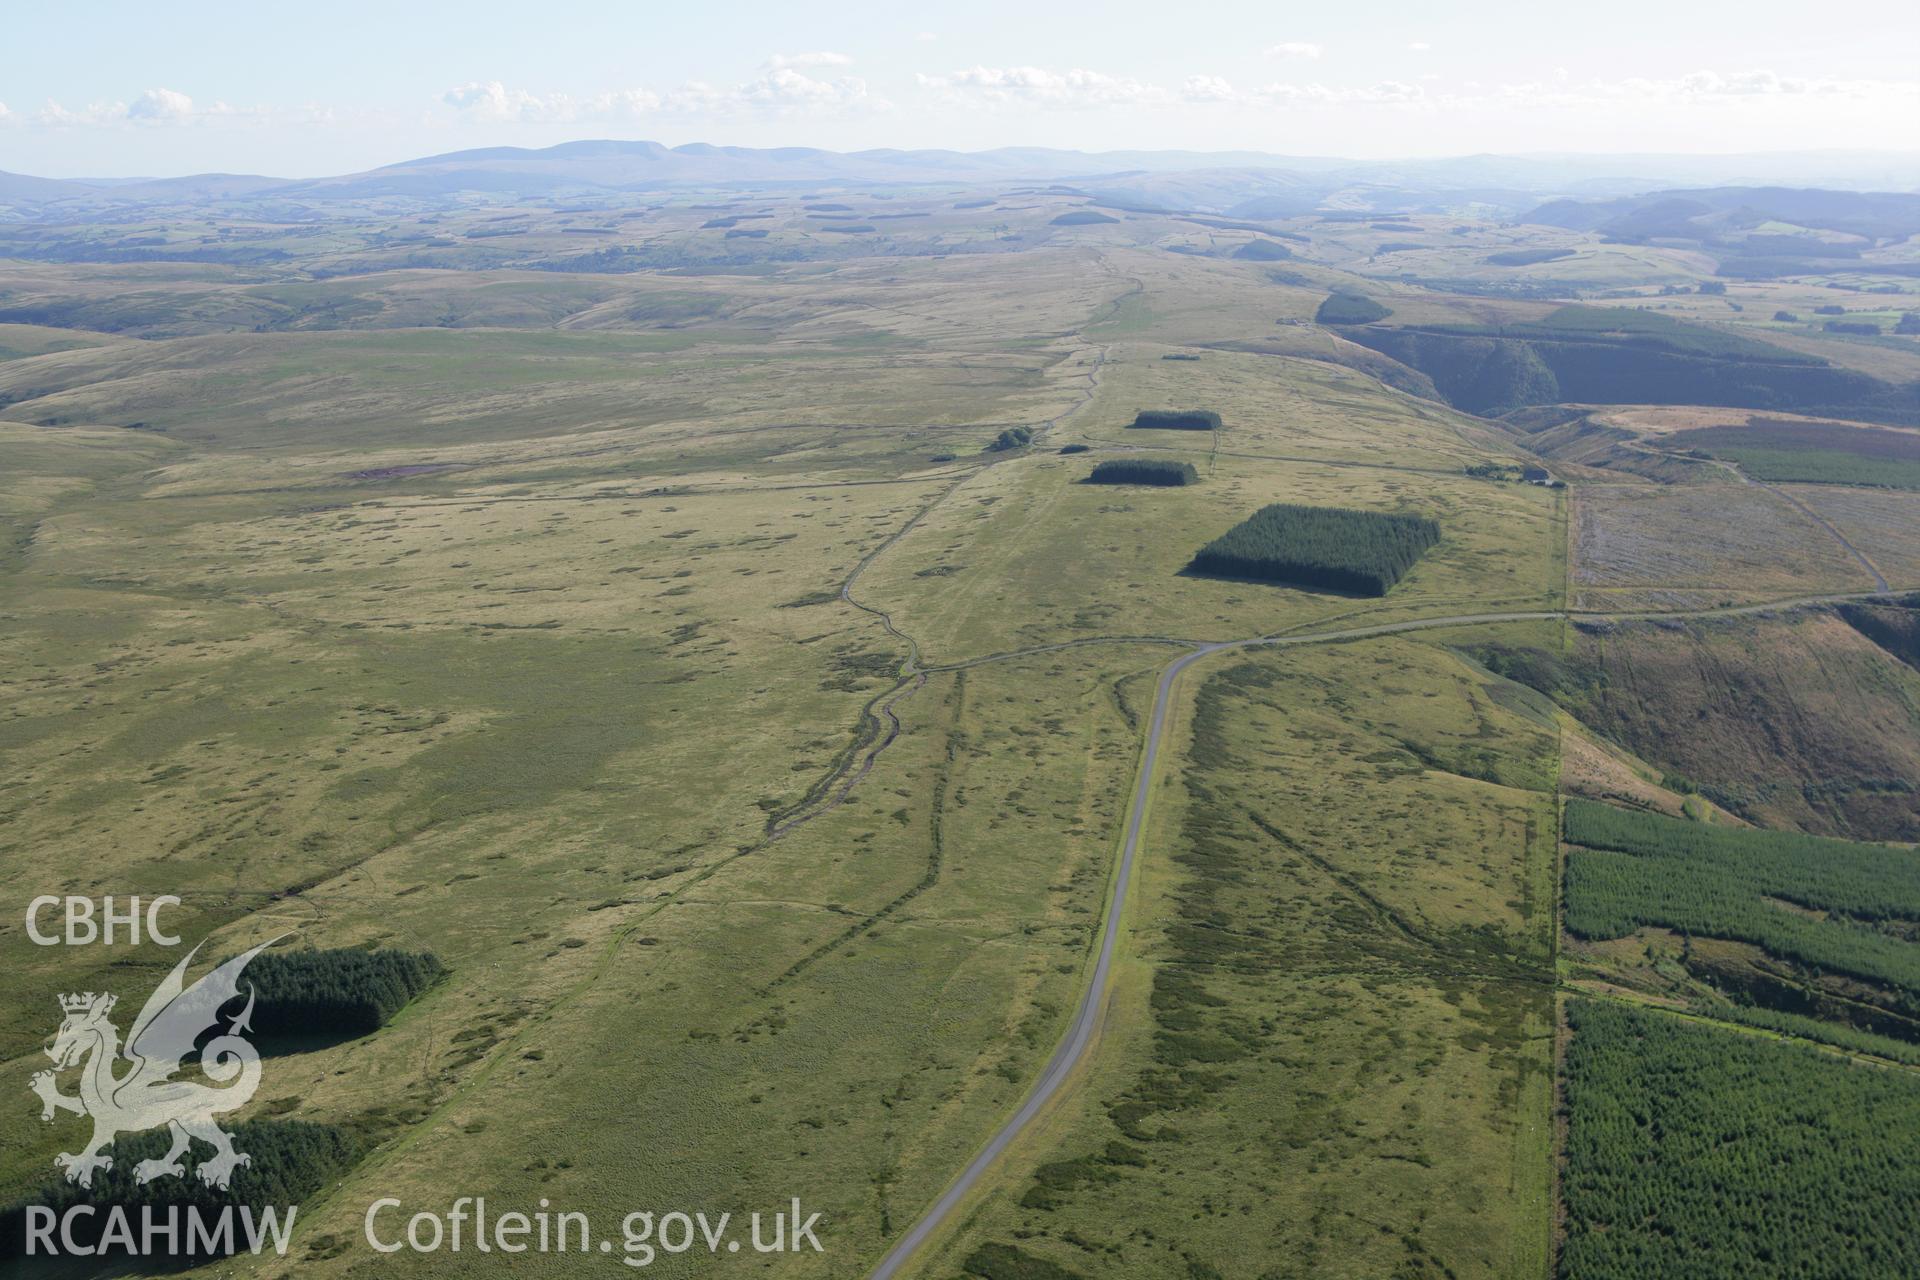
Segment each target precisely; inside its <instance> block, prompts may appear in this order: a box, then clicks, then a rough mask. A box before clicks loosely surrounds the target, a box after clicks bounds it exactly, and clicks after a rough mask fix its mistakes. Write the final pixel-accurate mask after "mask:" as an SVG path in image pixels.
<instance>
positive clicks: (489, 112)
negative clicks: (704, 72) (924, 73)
mask: <svg viewBox="0 0 1920 1280" xmlns="http://www.w3.org/2000/svg"><path fill="white" fill-rule="evenodd" d="M440 101H441V102H442V103H443V104H444V105H446V106H449V107H452V108H453V109H454V110H455V111H457V112H459V113H460V114H461V115H463V116H466V117H467V118H469V119H471V120H475V121H479V122H483V123H496V124H577V123H589V122H603V123H622V122H633V121H638V120H641V119H645V118H648V117H654V116H660V115H682V116H715V117H724V116H734V115H740V114H745V113H756V112H757V113H765V114H780V113H787V112H793V111H803V110H844V109H852V108H863V107H866V108H884V107H885V106H886V103H884V102H883V101H881V100H880V99H878V98H875V97H873V96H872V95H871V94H870V93H869V92H868V90H867V83H866V81H864V80H861V79H859V78H858V77H855V76H841V77H837V78H835V79H832V80H822V79H817V78H815V77H813V76H809V75H806V74H804V73H802V72H799V71H796V70H793V69H792V68H791V67H781V68H776V69H774V70H771V71H768V72H767V73H766V74H765V75H762V76H759V77H757V78H755V79H753V80H749V81H747V82H746V83H744V84H737V85H714V84H708V83H707V82H706V81H703V80H690V81H688V82H687V83H685V84H683V85H680V86H679V87H677V88H674V89H667V90H654V89H648V88H633V89H615V90H608V91H606V92H602V93H596V94H593V95H591V96H588V97H574V96H573V95H571V94H566V93H552V94H540V93H533V92H530V91H528V90H525V89H513V88H509V87H507V86H506V85H505V84H503V83H501V82H500V81H498V80H484V81H473V82H471V83H468V84H463V85H460V86H458V87H456V88H452V89H449V90H447V91H446V92H445V93H443V94H441V95H440Z"/></svg>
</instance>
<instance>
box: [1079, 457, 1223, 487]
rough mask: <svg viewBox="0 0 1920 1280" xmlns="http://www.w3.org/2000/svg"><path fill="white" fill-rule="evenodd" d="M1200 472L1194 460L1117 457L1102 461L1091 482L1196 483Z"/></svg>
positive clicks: (1089, 482)
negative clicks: (1194, 465)
mask: <svg viewBox="0 0 1920 1280" xmlns="http://www.w3.org/2000/svg"><path fill="white" fill-rule="evenodd" d="M1199 479H1200V473H1199V472H1197V471H1195V470H1194V469H1193V464H1192V463H1191V462H1170V461H1167V460H1165V459H1161V458H1116V459H1114V460H1113V461H1111V462H1102V463H1100V464H1099V465H1098V466H1096V467H1094V469H1093V472H1092V474H1090V475H1088V476H1087V483H1088V484H1155V485H1162V486H1176V485H1183V484H1193V483H1194V482H1195V481H1197V480H1199Z"/></svg>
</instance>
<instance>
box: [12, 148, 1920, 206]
mask: <svg viewBox="0 0 1920 1280" xmlns="http://www.w3.org/2000/svg"><path fill="white" fill-rule="evenodd" d="M1014 183H1032V184H1053V183H1070V184H1072V185H1074V186H1075V187H1076V188H1077V189H1079V190H1082V191H1084V192H1086V193H1087V194H1089V195H1093V196H1096V197H1098V198H1102V199H1105V200H1107V201H1109V202H1112V203H1120V204H1131V205H1135V206H1138V207H1142V208H1153V209H1179V210H1195V211H1206V212H1219V213H1235V214H1239V215H1241V216H1264V217H1281V216H1288V215H1291V214H1296V213H1305V212H1311V211H1313V210H1317V209H1351V210H1355V211H1361V212H1369V211H1370V212H1420V211H1430V212H1476V213H1482V214H1488V215H1493V216H1507V217H1511V216H1514V215H1516V214H1519V213H1521V212H1524V211H1526V210H1529V209H1532V208H1534V207H1536V206H1540V205H1542V203H1543V202H1544V201H1550V200H1551V199H1553V198H1556V197H1559V198H1580V197H1584V198H1588V199H1593V198H1618V197H1630V196H1638V195H1640V194H1642V193H1645V192H1649V191H1655V190H1659V189H1662V188H1665V187H1671V186H1674V185H1676V184H1678V183H1686V184H1687V185H1689V186H1702V185H1723V184H1724V185H1729V186H1766V185H1776V184H1792V185H1794V186H1820V187H1828V188H1835V189H1843V190H1853V191H1866V190H1882V191H1911V190H1914V189H1916V188H1920V155H1916V154H1908V153H1893V152H1804V153H1778V154H1756V155H1744V156H1738V155H1736V156H1674V155H1665V156H1663V155H1629V156H1582V155H1520V156H1493V155H1478V156H1463V157H1456V158H1450V159H1438V160H1399V161H1355V160H1342V159H1336V158H1330V157H1320V156H1283V155H1272V154H1267V153H1263V152H1202V151H1105V152H1084V151H1058V150H1050V149H1046V148H1039V147H1006V148H1000V149H998V150H993V151H974V152H967V151H941V150H915V151H900V150H876V151H855V152H838V151H824V150H820V149H817V148H811V147H775V148H764V149H763V148H753V147H722V146H711V145H708V144H705V143H690V144H688V145H685V146H679V147H667V146H663V145H661V144H660V143H657V142H622V141H584V142H569V143H563V144H561V145H559V146H553V147H546V148H541V149H528V148H523V147H489V148H484V149H481V150H473V151H456V152H450V153H448V154H446V155H438V156H425V157H422V158H420V159H417V160H407V161H403V162H401V163H399V164H392V165H386V166H384V167H382V168H378V169H371V170H368V171H367V172H364V173H355V174H346V175H342V176H338V177H329V178H301V179H284V178H267V177H258V176H251V175H241V174H196V175H193V176H191V177H183V178H150V179H149V178H134V179H124V178H121V179H93V180H72V179H53V178H36V177H29V176H26V175H21V174H11V173H4V172H0V216H11V217H13V218H37V217H56V218H57V217H83V218H84V217H89V216H100V215H102V214H109V215H110V214H112V213H113V212H115V211H117V210H124V209H129V208H139V207H147V206H165V205H193V206H208V205H211V206H222V205H230V206H234V207H236V208H244V209H247V210H249V211H252V212H289V211H300V210H304V211H307V212H309V213H319V214H324V213H325V212H326V210H327V208H328V206H331V205H337V204H338V203H340V202H344V201H379V202H400V203H406V204H418V205H425V206H433V205H438V204H445V203H451V202H456V201H457V202H463V203H464V202H471V201H474V200H482V201H484V200H497V201H502V202H505V201H522V200H559V201H582V202H589V203H592V202H603V201H610V200H630V199H632V197H634V196H635V195H661V196H665V195H672V194H674V193H685V192H690V191H699V190H725V189H741V188H761V189H764V188H769V187H775V188H780V187H790V188H794V189H802V190H804V189H813V188H827V189H835V188H849V187H859V188H877V187H880V188H883V187H925V186H930V185H931V186H952V187H958V188H975V187H996V186H1000V187H1004V186H1006V185H1008V184H1014Z"/></svg>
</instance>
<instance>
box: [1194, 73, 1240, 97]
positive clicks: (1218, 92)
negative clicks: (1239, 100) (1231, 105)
mask: <svg viewBox="0 0 1920 1280" xmlns="http://www.w3.org/2000/svg"><path fill="white" fill-rule="evenodd" d="M1180 96H1181V97H1183V98H1185V99H1186V100H1187V101H1188V102H1232V101H1233V100H1234V96H1235V95H1234V92H1233V86H1232V85H1231V84H1228V83H1227V82H1226V81H1225V80H1223V79H1221V78H1220V77H1219V76H1188V77H1187V79H1186V82H1185V83H1184V84H1182V85H1181V86H1180Z"/></svg>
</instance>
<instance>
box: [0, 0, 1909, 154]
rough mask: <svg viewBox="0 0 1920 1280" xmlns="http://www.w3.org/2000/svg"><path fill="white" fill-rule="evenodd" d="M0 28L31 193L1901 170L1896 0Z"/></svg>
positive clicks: (93, 7)
mask: <svg viewBox="0 0 1920 1280" xmlns="http://www.w3.org/2000/svg"><path fill="white" fill-rule="evenodd" d="M5 28H6V43H7V46H8V52H9V55H10V56H8V57H7V58H5V59H4V60H3V61H4V66H0V170H7V171H11V172H15V173H32V174H39V175H43V176H48V177H125V176H134V175H140V176H173V175H179V174H187V173H201V172H233V173H265V174H271V175H274V176H279V177H310V176H319V175H323V174H334V173H349V172H357V171H360V170H363V169H368V168H372V167H375V166H378V165H381V164H389V163H395V162H398V161H401V160H405V159H409V158H413V157H417V156H423V155H430V154H436V153H439V152H445V151H453V150H460V149H463V148H468V147H484V146H525V147H539V146H548V145H551V144H553V143H557V142H564V141H569V140H572V139H578V138H624V139H641V138H644V139H650V140H653V141H658V142H664V143H667V144H668V145H678V144H681V143H686V142H711V143H719V144H730V145H737V146H756V147H766V146H811V147H825V148H830V149H833V150H859V149H863V148H868V147H902V148H915V147H951V148H957V149H962V150H977V149H983V148H989V147H1001V146H1053V147H1069V148H1077V149H1082V150H1096V151H1097V150H1113V149H1132V148H1142V149H1161V148H1177V149H1186V150H1203V151H1213V150H1257V151H1266V152H1273V153H1278V154H1284V155H1316V156H1350V157H1355V158H1368V159H1373V158H1395V157H1414V156H1448V155H1466V154H1476V153H1500V154H1518V153H1533V152H1588V153H1595V152H1598V153H1606V152H1661V153H1670V152H1683V153H1734V152H1755V151H1799V150H1810V149H1849V150H1854V149H1859V150H1899V151H1920V59H1917V58H1916V57H1915V52H1916V50H1920V4H1915V3H1914V2H1913V0H1899V2H1889V0H1855V2H1854V3H1850V4H1847V5H1836V6H1833V7H1831V8H1828V7H1826V6H1817V5H1808V4H1806V3H1805V0H1795V2H1793V3H1775V2H1774V0H1747V2H1746V3H1742V4H1739V5H1734V4H1731V3H1724V2H1723V3H1711V4H1709V3H1702V2H1701V0H1662V2H1659V3H1650V2H1647V0H1610V3H1608V4H1606V5H1604V6H1590V7H1583V8H1579V9H1575V8H1573V7H1572V6H1553V5H1545V4H1540V3H1538V2H1537V0H1534V2H1533V3H1525V4H1522V3H1508V2H1505V0H1502V2H1500V3H1487V2H1484V0H1482V2H1475V0H1455V2H1454V3H1449V4H1442V3H1412V2H1410V0H1366V2H1365V3H1345V4H1328V3H1321V4H1317V5H1311V6H1308V5H1289V4H1284V3H1275V2H1274V0H1264V2H1263V3H1238V2H1227V3H1207V4H1200V5H1193V4H1187V5H1177V4H1176V5H1169V4H1166V3H1158V4H1152V5H1148V4H1141V3H1132V2H1130V0H1117V2H1116V0H1109V2H1108V3H1105V4H1101V5H1085V4H1052V5H1048V4H1036V3H1033V2H1032V0H1024V2H1022V3H1002V2H1001V0H970V2H969V3H968V4H966V5H964V6H960V5H933V4H927V3H920V4H907V3H895V4H890V5H885V6H882V5H873V4H864V3H860V2H859V0H843V2H842V3H838V4H833V5H818V4H796V3H792V0H785V2H782V3H763V2H762V0H730V2H728V3H712V2H711V0H709V2H706V3H700V2H698V0H696V2H694V3H688V2H687V0H676V2H674V3H638V2H629V3H600V4H567V3H563V2H561V0H554V2H552V3H548V4H545V5H533V6H530V5H527V4H526V3H524V0H519V2H518V3H514V4H511V5H509V4H499V3H493V2H492V0H466V2H464V3H461V4H458V5H451V4H446V5H443V4H437V3H427V2H416V0H398V2H395V0H385V2H384V3H378V4H374V3H364V2H363V0H341V2H338V3H330V4H326V5H310V6H291V5H272V4H261V3H259V2H258V0H254V3H250V4H231V3H191V2H190V3H187V4H173V5H156V4H153V3H151V0H146V2H143V3H138V4H132V3H123V2H122V0H92V2H91V3H88V4H84V5H56V4H32V5H23V6H19V7H18V8H17V9H16V11H15V12H12V13H10V14H9V15H8V16H7V19H6V23H5ZM1915 181H1916V183H1920V174H1917V175H1916V177H1915Z"/></svg>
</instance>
